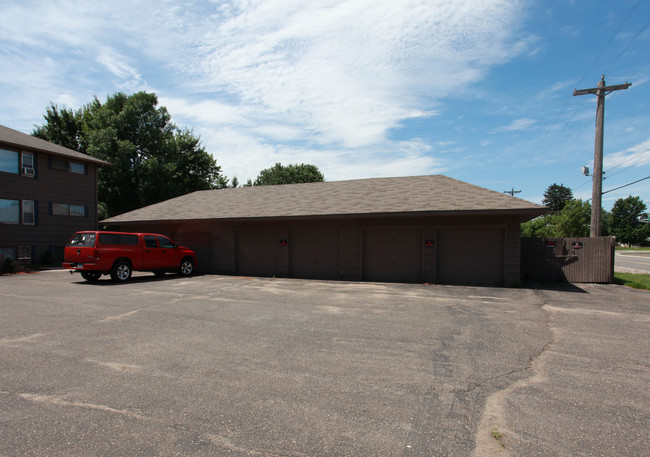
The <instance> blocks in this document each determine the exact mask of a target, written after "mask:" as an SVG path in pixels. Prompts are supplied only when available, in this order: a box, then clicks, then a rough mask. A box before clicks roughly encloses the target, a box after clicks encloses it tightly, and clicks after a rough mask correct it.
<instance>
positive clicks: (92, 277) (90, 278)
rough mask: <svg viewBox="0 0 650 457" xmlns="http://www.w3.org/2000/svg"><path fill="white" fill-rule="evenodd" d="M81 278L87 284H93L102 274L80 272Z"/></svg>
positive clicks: (97, 272)
mask: <svg viewBox="0 0 650 457" xmlns="http://www.w3.org/2000/svg"><path fill="white" fill-rule="evenodd" d="M81 277H82V278H84V279H85V280H86V281H88V282H95V281H97V280H98V279H99V278H101V277H102V273H101V272H99V271H82V272H81Z"/></svg>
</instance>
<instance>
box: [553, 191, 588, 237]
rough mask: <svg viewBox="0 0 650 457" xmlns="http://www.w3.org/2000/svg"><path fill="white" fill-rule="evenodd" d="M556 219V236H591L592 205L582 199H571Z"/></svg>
mask: <svg viewBox="0 0 650 457" xmlns="http://www.w3.org/2000/svg"><path fill="white" fill-rule="evenodd" d="M554 219H555V220H554V223H555V233H556V235H554V236H558V237H577V236H589V228H590V225H591V205H590V204H589V202H583V201H582V200H580V199H575V200H570V201H568V202H567V203H566V205H565V206H564V208H563V209H562V210H561V211H560V212H559V213H557V214H556V215H555V218H554Z"/></svg>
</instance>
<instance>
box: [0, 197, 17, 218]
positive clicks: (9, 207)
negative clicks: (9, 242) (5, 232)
mask: <svg viewBox="0 0 650 457" xmlns="http://www.w3.org/2000/svg"><path fill="white" fill-rule="evenodd" d="M0 224H20V200H5V199H2V198H0Z"/></svg>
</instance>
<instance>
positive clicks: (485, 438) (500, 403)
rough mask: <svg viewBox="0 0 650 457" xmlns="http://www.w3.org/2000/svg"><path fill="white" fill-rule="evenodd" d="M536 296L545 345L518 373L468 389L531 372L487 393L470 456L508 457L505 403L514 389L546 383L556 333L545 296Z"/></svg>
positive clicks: (501, 376)
mask: <svg viewBox="0 0 650 457" xmlns="http://www.w3.org/2000/svg"><path fill="white" fill-rule="evenodd" d="M537 293H538V294H539V295H540V301H541V303H542V306H541V309H542V310H544V311H545V313H546V332H547V334H548V335H549V337H548V340H547V341H546V344H545V345H544V346H543V347H542V348H541V349H540V350H539V351H538V352H537V353H536V354H533V355H532V356H531V357H530V360H529V363H528V366H526V367H525V368H523V369H521V370H513V371H512V372H510V373H506V374H503V375H500V376H495V377H493V378H490V379H486V380H485V381H483V382H481V383H479V384H477V385H476V386H474V387H472V388H471V389H469V391H472V390H475V389H477V388H479V387H481V386H483V385H485V384H487V383H488V382H489V381H491V380H494V379H499V378H503V377H507V376H511V375H514V374H518V373H524V372H531V373H532V376H529V377H526V378H524V379H519V380H517V381H514V382H513V383H512V384H510V385H508V386H507V387H505V388H504V389H501V390H498V391H496V392H494V393H492V394H490V396H489V397H488V398H487V400H486V401H485V408H484V411H483V417H482V418H481V422H480V423H479V427H478V431H477V435H476V445H475V448H474V453H473V454H472V457H510V456H511V454H510V452H509V449H508V435H510V436H513V432H512V431H510V430H508V428H507V421H506V416H505V406H506V400H507V398H508V396H509V395H510V394H512V393H513V392H514V391H516V390H517V389H522V388H525V387H529V386H531V385H534V384H539V383H542V382H545V381H546V380H547V379H548V374H547V372H546V358H547V357H548V354H549V353H550V351H551V349H552V348H553V346H554V345H555V343H556V341H557V332H556V330H554V328H553V326H552V325H551V317H552V314H553V313H554V311H553V309H552V307H550V306H547V303H546V297H544V295H543V293H542V292H540V291H537ZM495 434H496V435H498V436H499V437H500V438H499V440H497V439H496V438H495Z"/></svg>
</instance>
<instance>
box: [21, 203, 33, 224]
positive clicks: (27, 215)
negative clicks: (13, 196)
mask: <svg viewBox="0 0 650 457" xmlns="http://www.w3.org/2000/svg"><path fill="white" fill-rule="evenodd" d="M34 220H35V218H34V201H33V200H23V224H28V225H34Z"/></svg>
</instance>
